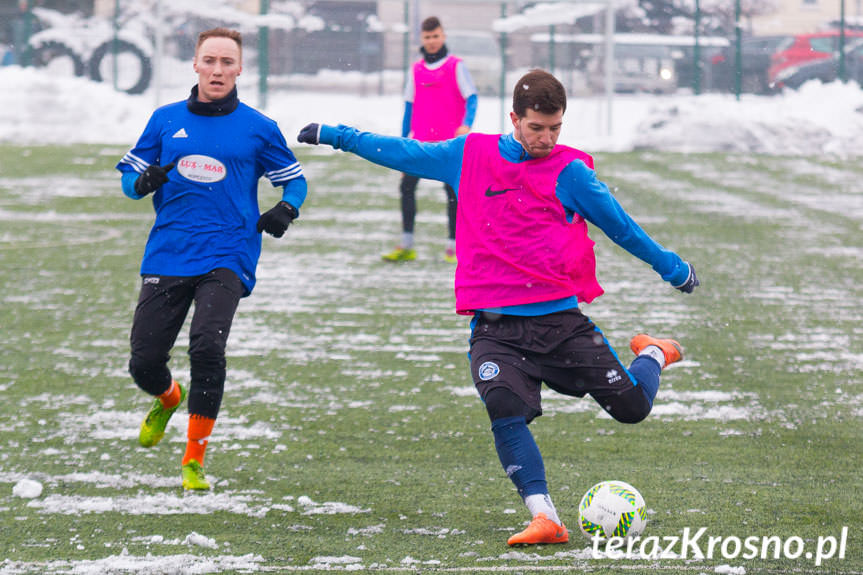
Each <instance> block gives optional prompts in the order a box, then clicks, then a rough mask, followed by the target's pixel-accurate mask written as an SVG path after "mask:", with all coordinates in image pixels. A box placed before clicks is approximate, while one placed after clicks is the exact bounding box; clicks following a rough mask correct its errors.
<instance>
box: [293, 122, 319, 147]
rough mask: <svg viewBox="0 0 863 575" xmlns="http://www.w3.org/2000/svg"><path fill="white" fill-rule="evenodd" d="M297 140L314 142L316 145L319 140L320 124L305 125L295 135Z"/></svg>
mask: <svg viewBox="0 0 863 575" xmlns="http://www.w3.org/2000/svg"><path fill="white" fill-rule="evenodd" d="M297 141H298V142H302V143H303V144H314V145H315V146H317V145H318V144H319V143H320V142H321V125H320V124H308V125H306V127H305V128H303V129H302V130H300V133H299V134H298V135H297Z"/></svg>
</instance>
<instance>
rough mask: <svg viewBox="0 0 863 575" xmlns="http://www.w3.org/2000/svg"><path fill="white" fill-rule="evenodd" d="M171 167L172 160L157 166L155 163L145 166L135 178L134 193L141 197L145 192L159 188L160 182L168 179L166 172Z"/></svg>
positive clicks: (172, 165)
mask: <svg viewBox="0 0 863 575" xmlns="http://www.w3.org/2000/svg"><path fill="white" fill-rule="evenodd" d="M173 167H174V163H173V162H172V163H170V164H166V165H164V166H157V165H155V164H151V165H149V166H147V169H146V170H144V171H143V172H142V173H141V175H140V176H138V179H137V180H135V193H136V194H138V195H139V196H140V197H142V198H143V197H144V196H146V195H147V194H149V193H151V192H155V191H156V190H158V189H159V188H161V187H162V184H164V183H165V182H167V181H168V172H170V171H171V168H173Z"/></svg>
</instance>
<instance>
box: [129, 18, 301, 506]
mask: <svg viewBox="0 0 863 575" xmlns="http://www.w3.org/2000/svg"><path fill="white" fill-rule="evenodd" d="M194 69H195V72H196V73H197V75H198V84H197V85H196V86H195V87H193V88H192V93H191V95H190V96H189V98H188V100H186V101H182V102H176V103H174V104H169V105H167V106H163V107H161V108H159V109H157V110H156V111H155V112H154V113H153V115H152V116H151V118H150V120H149V122H148V123H147V127H146V128H145V129H144V132H143V134H141V137H140V138H139V139H138V143H137V144H136V145H135V147H134V148H132V150H130V151H129V152H128V153H127V154H126V155H125V156H124V157H123V159H122V160H121V161H120V163H118V164H117V169H118V170H120V171H121V172H122V173H123V176H122V187H123V192H124V193H125V194H126V195H127V196H129V197H130V198H132V199H142V198H144V197H146V196H148V195H149V194H151V193H152V194H153V207H154V209H155V211H156V220H155V222H154V224H153V228H152V230H151V231H150V236H149V238H148V240H147V246H146V248H145V250H144V257H143V260H142V262H141V276H142V278H143V282H142V286H141V292H140V296H139V300H138V305H137V308H136V309H135V316H134V320H133V324H132V333H131V348H132V353H131V359H130V361H129V372H130V373H131V375H132V378H133V379H134V380H135V383H136V384H137V385H138V386H139V387H140V388H141V389H143V390H144V391H146V392H147V393H149V394H150V395H153V396H156V399H155V400H154V402H153V405H152V407H151V409H150V411H149V413H148V414H147V416H146V418H145V419H144V421H143V423H142V424H141V429H140V433H139V437H138V439H139V442H140V444H141V445H142V446H144V447H152V446H154V445H156V444H157V443H158V442H159V441H160V440H161V439H162V437H163V436H164V434H165V427H166V426H167V424H168V420H169V419H170V417H171V415H172V414H173V413H174V411H176V409H177V408H178V407H179V406H180V404H181V403H182V402H183V400H184V399H185V398H186V396H187V393H188V408H189V426H188V432H187V437H188V441H187V445H186V453H185V455H184V457H183V461H182V475H183V488H184V489H209V488H210V485H209V482H208V481H207V479H206V477H205V475H204V469H203V465H204V452H205V449H206V447H207V442H208V438H209V436H210V433H211V432H212V429H213V426H214V425H215V421H216V417H217V416H218V413H219V407H220V405H221V401H222V394H223V391H224V385H225V367H226V364H225V346H226V344H227V340H228V334H229V332H230V329H231V324H232V322H233V318H234V313H235V311H236V309H237V305H238V303H239V301H240V298H242V297H246V296H248V295H249V294H250V293H251V292H252V289H253V288H254V286H255V268H256V266H257V263H258V257H259V256H260V253H261V232H262V231H266V232H267V233H269V234H271V235H273V236H275V237H277V238H278V237H281V236H282V235H283V234H284V233H285V231H286V230H287V228H288V226H289V225H290V224H291V222H292V221H293V220H294V219H295V218H296V217H297V216H298V215H299V211H298V209H299V207H300V206H301V205H302V203H303V201H304V200H305V198H306V191H307V188H306V179H305V177H304V176H303V170H302V168H301V166H300V164H299V162H297V159H296V158H295V157H294V154H293V153H292V152H291V151H290V150H289V149H288V147H287V144H286V143H285V138H284V136H283V135H282V133H281V131H280V130H279V128H278V126H277V125H276V123H275V122H274V121H273V120H271V119H269V118H267V117H266V116H264V115H263V114H261V113H260V112H258V111H256V110H254V109H252V108H251V107H249V106H247V105H245V104H243V103H241V102H240V101H239V99H238V98H237V88H236V81H237V76H239V75H240V72H241V71H242V38H241V36H240V34H239V32H236V31H234V30H229V29H226V28H214V29H212V30H208V31H206V32H202V33H201V34H200V35H199V37H198V42H197V47H196V49H195V60H194ZM261 176H266V177H267V179H269V180H270V182H271V183H272V184H273V185H274V186H283V187H284V191H283V193H282V200H281V201H280V202H278V204H276V206H275V207H273V208H272V209H270V210H269V211H267V212H266V213H264V214H263V215H262V214H260V212H259V209H258V180H259V179H260V177H261ZM193 302H194V304H195V311H194V313H193V315H192V323H191V327H190V331H189V359H190V365H191V380H190V384H189V386H188V389H187V388H185V387H183V386H181V385H180V384H179V383H177V382H176V381H175V380H174V379H173V378H172V376H171V371H170V370H169V368H168V360H169V358H170V356H169V352H170V350H171V348H172V347H173V346H174V342H175V340H176V338H177V334H178V333H179V331H180V329H181V328H182V326H183V322H184V321H185V319H186V315H187V314H188V311H189V309H190V307H191V305H192V303H193Z"/></svg>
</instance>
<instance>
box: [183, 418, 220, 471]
mask: <svg viewBox="0 0 863 575" xmlns="http://www.w3.org/2000/svg"><path fill="white" fill-rule="evenodd" d="M214 425H216V420H215V419H210V418H209V417H204V416H203V415H190V416H189V428H188V431H187V433H186V437H187V438H188V440H187V441H186V454H185V455H184V456H183V465H186V464H187V463H189V461H191V460H193V459H194V460H196V461H197V462H198V463H200V464H201V466H203V465H204V452H205V451H206V450H207V443H209V441H208V440H209V439H210V434H211V433H213V426H214Z"/></svg>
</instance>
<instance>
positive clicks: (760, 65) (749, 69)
mask: <svg viewBox="0 0 863 575" xmlns="http://www.w3.org/2000/svg"><path fill="white" fill-rule="evenodd" d="M793 38H794V37H793V36H790V35H787V34H786V35H779V36H751V37H749V38H744V39H742V40H741V42H740V71H741V76H740V90H741V91H742V92H746V93H750V94H767V93H769V92H770V78H769V77H768V74H767V73H768V70H769V69H770V57H771V56H773V54H775V53H776V52H777V51H778V50H780V49H784V47H786V46H788V45H790V44H791V41H792V40H793ZM736 50H737V48H736V46H735V43H734V42H732V43H731V45H730V46H727V47H725V48H723V49H722V51H721V52H720V53H719V54H716V55H715V56H714V57H713V59H712V60H711V62H710V64H711V67H712V68H713V78H714V82H715V87H716V88H717V89H719V90H722V91H727V92H733V91H735V89H736V81H735V78H734V74H735V73H736V65H737V64H736V62H735V57H736V56H735V54H736Z"/></svg>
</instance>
